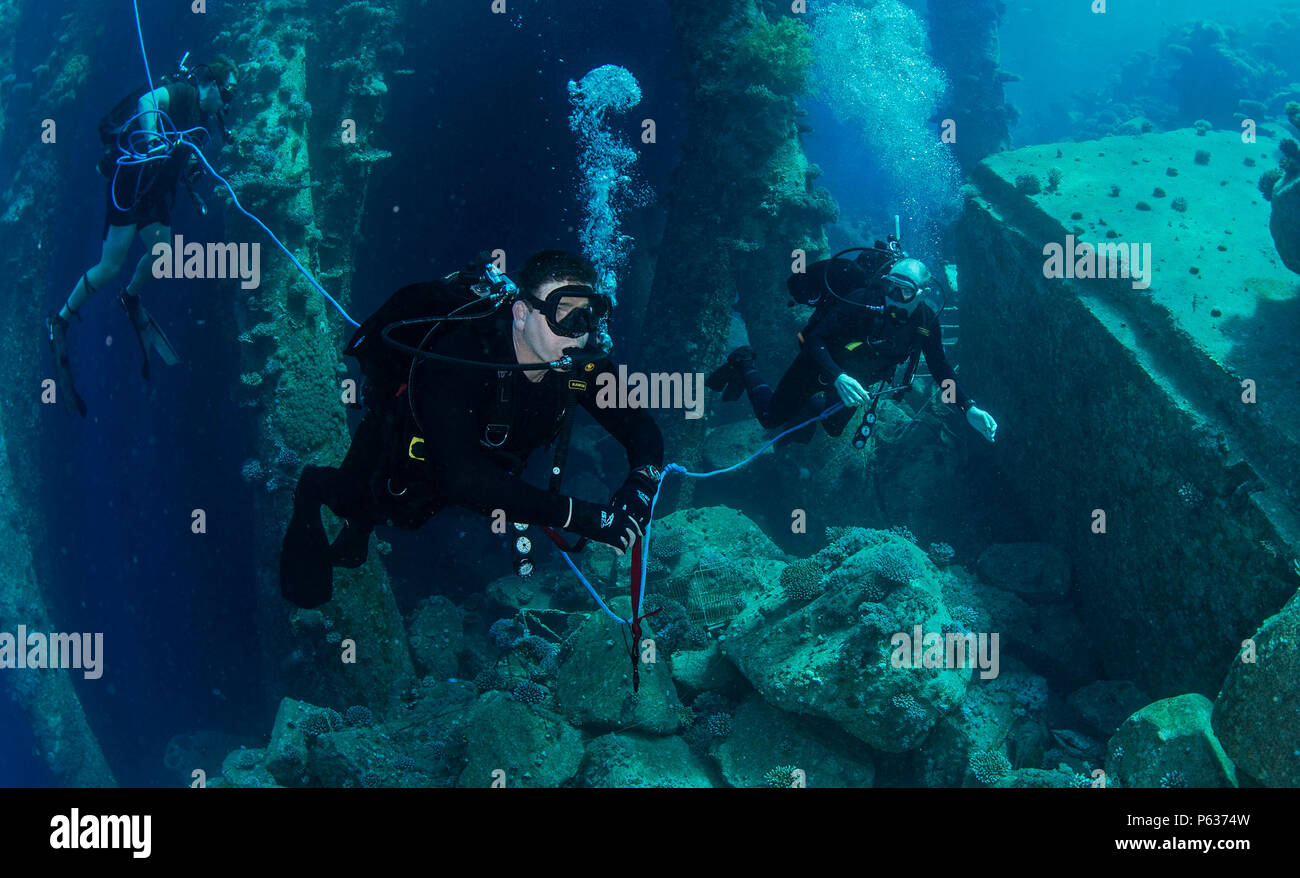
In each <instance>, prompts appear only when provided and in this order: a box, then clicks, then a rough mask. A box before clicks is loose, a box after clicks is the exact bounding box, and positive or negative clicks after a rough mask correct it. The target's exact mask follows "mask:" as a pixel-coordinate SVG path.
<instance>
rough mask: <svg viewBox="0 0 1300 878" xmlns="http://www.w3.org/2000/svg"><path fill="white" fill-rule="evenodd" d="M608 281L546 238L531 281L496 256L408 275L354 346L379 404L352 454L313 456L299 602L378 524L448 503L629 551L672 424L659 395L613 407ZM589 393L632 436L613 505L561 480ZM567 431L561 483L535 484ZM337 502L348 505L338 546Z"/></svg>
mask: <svg viewBox="0 0 1300 878" xmlns="http://www.w3.org/2000/svg"><path fill="white" fill-rule="evenodd" d="M595 283H596V272H595V269H593V268H592V266H591V264H590V263H589V262H587V261H586V260H585V259H583V258H582V257H580V256H576V255H574V254H571V253H567V252H565V251H560V250H550V251H543V252H541V253H538V254H536V255H534V256H533V257H532V258H530V259H529V260H528V262H527V264H526V265H525V266H524V268H523V271H522V273H521V275H520V288H516V287H515V286H514V284H513V283H511V282H510V281H509V279H508V278H506V277H505V276H504V275H502V274H500V273H499V272H496V271H495V270H494V269H493V268H492V267H491V266H488V268H487V270H486V272H485V271H484V270H483V269H481V268H480V269H477V270H476V271H475V270H466V271H462V272H459V273H456V274H452V275H448V276H447V277H446V278H444V279H443V280H442V281H439V282H435V283H426V284H414V285H412V286H409V287H404V288H403V289H402V290H399V291H398V292H397V293H396V294H395V295H394V296H393V297H392V298H391V299H389V301H388V303H386V304H385V305H384V306H383V307H382V308H380V310H379V311H378V312H376V313H375V314H374V315H372V316H371V317H370V318H369V319H368V320H367V321H366V322H365V323H364V324H362V326H361V328H360V329H358V330H357V332H356V334H355V335H354V336H353V338H352V341H351V342H350V343H349V345H348V348H347V350H346V351H345V352H346V353H349V354H351V355H354V356H356V357H357V358H358V359H359V360H360V361H361V364H362V369H363V371H364V372H365V374H366V378H367V387H366V390H365V392H364V398H365V402H366V405H367V407H368V411H367V413H366V415H365V417H364V418H363V419H362V421H361V424H360V426H359V427H358V428H357V431H356V433H355V435H354V436H353V437H352V445H351V447H350V448H349V449H348V452H347V455H346V456H345V457H344V459H343V463H342V464H341V465H340V466H339V467H337V468H334V467H318V466H309V467H306V468H305V469H304V470H303V472H302V476H301V477H300V478H299V480H298V486H297V489H296V490H295V491H294V508H293V516H292V518H291V519H290V521H289V526H288V529H287V531H286V533H285V538H284V545H283V548H282V551H281V555H280V588H281V592H282V593H283V595H284V596H285V598H286V599H287V600H289V601H290V602H291V603H293V604H295V605H297V606H300V607H315V606H319V605H320V604H323V603H325V602H326V601H328V600H329V599H330V597H331V596H332V594H333V572H332V568H334V567H358V566H360V565H361V564H362V563H363V562H364V561H365V558H366V553H367V549H368V545H369V539H370V532H371V530H372V529H373V528H374V527H375V525H376V524H381V523H384V524H388V525H390V526H394V527H400V528H404V529H408V530H414V529H417V528H419V527H421V526H422V525H423V524H424V523H425V522H426V521H428V519H429V518H430V517H431V516H433V515H434V514H435V513H436V512H437V511H438V510H440V509H442V508H443V507H445V506H460V507H464V508H467V509H471V510H473V511H475V512H478V513H481V514H483V515H488V516H492V515H496V514H498V510H500V511H503V512H504V514H505V516H506V518H507V519H508V520H509V521H510V522H512V523H514V526H515V527H516V528H517V529H520V530H522V529H523V528H524V527H525V526H526V525H528V524H532V525H540V526H543V527H546V528H552V529H563V530H568V531H572V532H573V533H576V534H578V535H579V536H581V537H583V538H584V541H585V540H594V541H597V542H601V543H606V544H608V545H610V546H613V547H615V549H616V550H617V551H618V552H619V553H620V554H622V552H623V550H625V549H627V548H628V547H629V546H631V545H632V544H633V542H634V541H635V540H636V538H637V537H638V536H640V535H641V534H642V533H643V532H644V530H645V526H646V523H647V522H648V521H649V517H650V506H651V501H652V498H653V496H654V493H655V490H656V488H657V486H658V483H659V480H660V478H661V477H662V473H661V471H660V468H661V467H662V466H663V451H664V448H663V436H662V434H661V433H660V432H659V428H658V427H657V426H655V423H654V420H653V419H652V418H651V417H650V415H649V414H648V413H647V412H646V411H645V410H644V409H637V408H627V409H617V408H602V407H600V406H599V405H597V402H596V393H597V389H598V385H597V379H598V377H599V376H601V375H604V374H607V373H609V374H613V375H615V376H616V375H617V369H616V367H615V366H613V365H612V364H611V363H610V361H609V359H608V356H607V355H608V347H607V346H606V344H605V342H606V341H607V338H608V336H607V333H606V321H607V318H608V315H609V311H610V301H609V298H608V297H607V296H604V295H601V294H599V293H597V292H596V290H595ZM466 290H469V292H466ZM449 306H454V307H449ZM430 314H438V315H444V316H440V317H437V318H431V317H430V316H429V315H430ZM404 318H416V319H404ZM453 321H455V322H453ZM579 405H580V406H582V407H583V408H585V409H586V410H587V411H588V412H590V413H591V415H592V416H593V417H594V418H595V420H596V422H597V423H598V424H600V426H602V427H603V428H604V429H605V430H607V431H608V432H609V433H610V434H611V435H612V436H613V437H614V438H615V439H617V440H618V441H619V442H620V443H621V444H622V445H623V447H624V448H625V449H626V450H627V458H628V465H629V469H630V470H631V473H630V475H629V476H628V478H627V480H626V482H624V484H623V486H622V487H621V488H620V489H619V490H618V491H617V492H615V494H614V496H613V499H612V500H611V501H610V503H609V504H607V505H602V504H597V503H590V502H587V501H584V500H579V499H577V498H574V497H571V496H567V495H564V494H561V493H559V487H560V484H559V482H560V476H561V475H562V472H563V467H564V449H565V447H566V446H567V440H568V430H569V426H570V424H571V417H572V414H573V412H574V410H575V408H576V406H579ZM552 443H554V444H555V445H556V462H555V466H554V467H553V468H552V479H551V485H550V490H543V489H540V488H536V487H533V486H532V485H529V484H526V483H525V482H523V481H522V480H521V479H520V478H519V475H520V473H522V471H523V469H524V463H525V461H526V460H527V458H528V457H529V455H530V454H532V452H534V451H536V450H537V449H538V448H540V447H542V446H543V445H550V444H552ZM322 505H325V506H328V507H329V508H330V509H332V510H333V511H334V512H335V513H337V514H338V515H339V516H340V517H342V518H343V519H345V523H344V528H343V530H342V531H341V532H340V533H339V535H338V536H337V537H336V538H335V540H334V542H333V544H331V543H330V542H329V541H328V538H327V536H326V534H325V530H324V527H323V525H322V522H321V514H320V507H321V506H322ZM525 563H526V564H527V566H522V565H520V566H518V567H517V569H518V570H519V572H520V573H522V574H524V575H527V573H528V572H529V571H530V570H531V563H528V562H525Z"/></svg>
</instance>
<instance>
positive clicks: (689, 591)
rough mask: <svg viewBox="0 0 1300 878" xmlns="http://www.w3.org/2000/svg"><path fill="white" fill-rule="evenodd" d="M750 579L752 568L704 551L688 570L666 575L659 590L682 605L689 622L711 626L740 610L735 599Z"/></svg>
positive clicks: (742, 591) (719, 623)
mask: <svg viewBox="0 0 1300 878" xmlns="http://www.w3.org/2000/svg"><path fill="white" fill-rule="evenodd" d="M752 579H753V573H752V571H749V570H746V569H745V567H744V566H743V565H741V564H739V563H737V562H735V561H732V560H731V559H729V558H727V557H726V556H724V555H720V554H718V553H716V552H706V553H704V554H703V555H701V556H700V558H699V560H698V561H696V563H695V567H694V568H693V569H692V570H691V571H690V572H689V573H684V574H682V575H680V576H675V577H672V578H670V579H669V580H668V581H667V582H665V583H663V584H662V585H661V586H660V589H661V590H662V592H663V594H664V595H665V596H666V597H668V598H670V599H672V600H675V601H677V602H678V603H679V604H681V605H682V606H683V607H685V608H686V615H687V616H688V617H690V620H691V621H692V622H694V623H696V624H698V625H703V626H704V627H706V628H712V627H713V626H715V625H721V624H723V623H725V622H727V621H728V620H729V619H731V617H732V616H734V615H736V613H737V612H738V611H739V609H740V608H739V607H738V606H737V600H736V599H737V598H740V597H743V595H744V592H745V590H746V588H747V587H748V586H749V585H750V583H751V581H752Z"/></svg>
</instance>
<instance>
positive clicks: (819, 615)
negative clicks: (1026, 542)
mask: <svg viewBox="0 0 1300 878" xmlns="http://www.w3.org/2000/svg"><path fill="white" fill-rule="evenodd" d="M845 539H850V540H853V541H854V542H855V543H856V544H855V545H853V546H852V547H851V548H852V550H853V551H852V554H851V555H850V556H849V557H847V558H845V559H844V564H845V565H852V566H854V567H857V568H860V569H864V570H865V569H871V568H873V567H877V566H879V564H878V562H879V560H880V559H879V558H878V556H880V555H882V554H895V553H897V554H902V555H903V556H905V557H906V559H907V561H908V562H909V563H910V567H911V569H913V570H915V572H916V575H915V576H912V577H910V582H909V583H908V584H905V585H898V586H897V587H894V588H892V589H891V590H889V591H888V593H887V594H885V595H880V594H877V593H874V592H873V591H872V589H873V586H874V585H875V584H876V583H875V581H874V578H872V577H861V578H856V579H855V578H853V577H844V578H843V579H838V580H837V581H836V585H837V587H834V588H828V589H827V591H826V592H825V593H824V594H822V595H821V597H819V598H817V599H816V600H814V601H812V602H810V603H807V604H804V605H802V606H796V605H793V604H791V602H790V601H789V600H788V599H787V597H786V595H785V594H784V592H783V591H782V589H781V588H780V585H779V583H775V582H773V583H770V584H769V585H768V587H767V588H766V589H765V590H764V591H763V593H762V594H760V595H758V596H757V598H756V599H755V600H754V601H753V602H752V603H751V604H750V605H749V606H747V607H746V608H745V609H744V610H742V611H741V612H740V614H739V615H738V616H737V617H736V618H735V619H734V620H733V621H732V624H731V626H730V628H729V629H728V631H727V634H726V641H725V644H724V649H725V650H726V652H727V655H728V656H729V657H730V658H731V659H732V661H734V662H735V663H736V666H737V667H738V668H739V669H740V671H741V673H743V674H744V675H745V677H746V678H747V679H748V680H749V681H750V683H752V684H753V685H754V688H756V689H757V690H758V691H759V693H760V694H761V695H762V696H763V697H764V698H765V699H766V700H767V701H768V702H769V703H770V704H772V705H774V706H776V707H780V708H781V709H783V710H788V711H791V712H793V713H802V714H810V715H813V716H820V717H825V718H827V719H831V720H833V721H834V722H835V723H836V724H838V725H839V726H840V727H841V728H843V729H844V730H845V731H847V732H848V733H849V734H851V735H853V736H854V737H857V738H859V739H861V740H863V741H865V742H867V743H868V744H870V745H871V746H873V747H876V748H878V749H880V750H884V751H886V752H890V753H901V752H904V751H906V750H910V749H912V748H914V747H916V746H918V745H919V744H920V743H921V742H922V741H923V740H924V739H925V736H926V735H927V734H928V733H929V731H930V729H931V728H932V727H933V726H934V724H935V722H936V721H937V720H938V719H939V717H940V716H942V715H943V714H944V713H945V712H947V711H948V710H950V709H951V708H952V707H953V706H954V705H955V704H957V703H958V702H959V701H960V700H961V698H962V695H963V694H964V693H965V689H966V682H967V680H968V679H969V678H970V676H971V670H970V668H969V667H962V668H945V667H917V668H906V667H894V666H893V665H892V663H891V639H892V638H893V637H894V635H895V634H896V633H899V632H903V633H906V634H907V635H908V636H909V637H910V636H911V634H912V632H913V631H914V629H915V626H918V625H919V626H920V627H921V629H922V632H923V634H925V635H929V634H938V633H940V632H944V631H946V630H948V629H947V628H946V627H945V626H947V625H950V624H951V623H952V617H951V616H950V615H949V613H948V610H947V608H946V607H945V606H944V603H943V599H942V596H941V594H940V588H939V584H938V580H937V576H938V572H937V570H936V568H935V567H934V565H933V563H931V561H930V559H929V558H927V557H926V555H925V552H924V551H922V550H921V549H919V548H918V547H916V546H915V545H913V544H912V543H910V542H908V541H907V540H905V539H903V538H902V537H900V536H898V535H896V534H892V533H888V532H885V531H869V530H866V529H863V528H857V529H854V530H853V531H852V532H851V533H850V534H848V535H846V537H843V538H841V542H842V541H843V540H845ZM837 545H838V544H837ZM837 545H832V546H831V547H828V549H825V550H823V552H825V553H828V555H829V554H835V553H836V552H837V551H843V547H842V546H840V547H839V548H838V550H837ZM819 554H821V553H819ZM859 555H862V556H863V557H857V556H859ZM832 573H833V571H832ZM909 655H910V653H909Z"/></svg>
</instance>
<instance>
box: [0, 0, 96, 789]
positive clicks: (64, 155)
mask: <svg viewBox="0 0 1300 878" xmlns="http://www.w3.org/2000/svg"><path fill="white" fill-rule="evenodd" d="M99 9H100V8H99V6H98V5H97V4H94V3H91V2H89V0H83V2H78V3H74V4H70V8H69V12H68V15H67V16H65V18H64V21H65V23H66V24H67V31H66V32H65V34H64V35H63V37H62V39H61V41H60V45H59V46H58V47H56V48H54V49H52V50H51V51H50V53H49V55H48V57H47V58H46V60H45V61H44V62H43V63H42V64H40V65H38V66H37V67H36V68H35V69H33V70H30V71H22V76H21V77H20V76H19V75H18V73H17V72H16V69H15V68H16V65H15V58H16V57H17V49H18V47H17V46H16V44H15V42H16V40H17V39H18V35H19V34H20V33H23V32H27V31H28V30H29V29H30V28H32V27H33V25H32V22H31V21H29V20H28V19H29V18H30V17H38V16H40V15H41V14H42V13H43V11H44V10H43V9H42V8H41V7H40V5H38V4H37V3H34V2H33V3H25V2H19V0H5V2H0V150H3V152H2V153H0V157H2V158H3V159H4V161H5V164H9V162H12V164H13V166H14V167H15V173H14V175H13V178H12V179H11V180H5V181H0V186H3V189H4V208H3V210H0V259H3V266H4V271H5V277H6V281H7V282H6V284H5V288H4V292H3V293H0V297H2V299H0V301H3V305H4V311H5V315H6V318H5V320H4V322H3V324H0V349H3V350H4V351H5V352H6V357H5V374H6V378H7V380H6V381H4V382H3V383H2V384H0V518H3V520H4V521H5V522H6V523H7V526H6V528H5V535H4V537H3V538H2V539H0V631H4V632H8V633H10V634H14V633H16V629H17V626H18V625H20V624H23V625H26V626H27V628H28V630H30V631H43V632H46V633H49V632H51V631H58V630H61V626H60V625H59V622H58V620H57V619H54V618H52V617H51V615H50V612H49V606H50V602H49V601H48V600H47V597H46V594H45V587H46V583H47V581H48V580H49V576H50V574H49V570H50V567H51V565H50V564H49V563H48V562H46V561H45V560H44V559H46V558H50V557H53V553H51V552H48V551H46V546H47V545H48V534H47V531H46V528H45V526H44V522H43V520H42V517H41V516H39V515H35V514H33V511H34V510H38V509H40V508H41V506H42V504H43V503H47V502H48V501H49V498H48V495H47V494H46V493H45V492H44V491H43V490H42V488H43V482H42V467H43V465H45V460H44V456H45V451H46V449H47V448H48V447H49V446H48V443H45V442H43V441H42V439H41V435H42V431H43V430H45V429H49V428H50V426H49V425H50V424H53V423H58V424H63V423H65V421H63V419H64V418H65V417H66V416H67V412H66V411H65V410H63V409H62V408H61V407H60V406H58V405H54V404H50V405H43V404H42V402H41V393H42V391H43V390H45V388H44V387H43V385H42V381H43V380H45V379H47V378H49V377H50V363H49V360H48V357H47V355H46V351H45V350H44V349H43V346H41V345H39V344H38V340H39V339H41V338H43V330H44V319H45V312H44V308H45V307H46V303H45V302H44V300H43V299H42V297H41V296H39V295H34V294H33V291H39V290H45V289H47V288H48V287H49V282H48V281H49V269H50V255H49V250H48V246H49V242H51V241H53V240H55V239H56V238H57V235H58V233H59V230H60V229H59V223H60V222H61V221H62V219H63V217H61V216H60V215H59V213H58V212H57V211H55V210H54V209H53V208H52V207H51V200H52V198H53V197H54V194H55V193H57V192H58V189H59V185H60V183H61V181H62V179H63V175H64V174H65V173H66V172H67V170H68V168H67V166H68V163H69V160H70V154H71V150H69V149H63V148H62V147H63V146H66V145H68V144H71V143H73V142H74V141H73V138H72V137H71V136H70V131H71V122H70V121H69V118H70V110H71V108H73V107H74V106H75V103H76V100H77V96H78V92H79V90H80V89H81V87H82V86H83V85H84V84H85V81H86V79H87V77H88V76H89V75H90V65H89V58H88V55H87V53H88V52H90V51H92V49H93V45H94V37H95V34H94V32H93V27H92V24H91V22H93V21H95V20H96V15H97V14H98V12H99ZM47 118H52V119H54V120H55V122H56V125H59V126H62V127H60V128H57V129H56V132H57V135H59V136H60V139H58V140H57V141H56V142H55V143H51V144H41V143H38V142H37V138H38V137H39V136H40V134H39V132H40V131H41V130H42V128H41V125H42V120H43V119H47ZM20 132H21V136H20ZM50 465H54V464H50ZM3 674H4V677H3V679H4V680H5V681H6V682H7V683H8V684H9V687H8V688H9V691H10V693H11V694H12V696H13V697H14V698H16V700H17V701H18V703H19V704H20V705H21V706H22V708H23V711H24V713H25V714H26V715H27V717H28V719H29V721H30V722H31V726H32V731H33V733H34V735H35V738H36V743H37V747H38V748H39V749H40V755H41V758H42V759H43V760H44V762H45V763H46V765H47V766H49V768H50V769H51V770H52V771H53V772H54V774H55V775H56V777H57V778H58V780H59V782H60V783H62V784H66V785H68V786H75V787H90V786H114V785H115V780H114V777H113V773H112V771H111V770H110V768H109V766H108V763H107V761H106V760H105V758H104V755H103V753H102V752H101V750H100V747H99V743H98V741H97V740H96V738H95V735H94V732H93V730H92V728H91V725H90V723H89V722H88V720H87V718H86V715H85V711H84V710H83V709H82V705H81V701H80V699H79V698H78V696H77V691H76V689H75V688H74V686H73V682H72V678H71V676H70V674H69V672H68V671H67V670H57V671H56V670H34V669H26V670H18V669H10V670H6V671H4V672H3ZM5 697H8V696H5Z"/></svg>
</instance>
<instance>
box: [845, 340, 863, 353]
mask: <svg viewBox="0 0 1300 878" xmlns="http://www.w3.org/2000/svg"><path fill="white" fill-rule="evenodd" d="M860 347H862V342H860V341H853V342H849V343H848V344H846V345H845V346H844V350H846V351H856V350H857V349H858V348H860Z"/></svg>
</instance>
